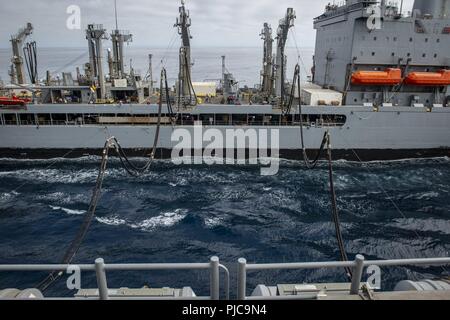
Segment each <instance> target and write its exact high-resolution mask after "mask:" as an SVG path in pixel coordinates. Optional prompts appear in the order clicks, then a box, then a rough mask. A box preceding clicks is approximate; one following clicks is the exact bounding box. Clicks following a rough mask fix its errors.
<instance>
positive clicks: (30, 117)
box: [19, 113, 35, 126]
mask: <svg viewBox="0 0 450 320" xmlns="http://www.w3.org/2000/svg"><path fill="white" fill-rule="evenodd" d="M19 117H20V124H21V125H23V126H26V125H34V124H35V121H34V114H29V113H23V114H20V115H19Z"/></svg>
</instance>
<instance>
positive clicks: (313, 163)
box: [296, 68, 327, 169]
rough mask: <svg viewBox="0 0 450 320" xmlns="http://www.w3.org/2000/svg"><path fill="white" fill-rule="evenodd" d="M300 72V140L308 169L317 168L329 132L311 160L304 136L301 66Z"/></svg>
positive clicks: (325, 134) (298, 82)
mask: <svg viewBox="0 0 450 320" xmlns="http://www.w3.org/2000/svg"><path fill="white" fill-rule="evenodd" d="M296 69H297V68H296ZM298 70H299V73H298V75H297V77H298V79H297V80H298V81H297V86H298V92H299V99H298V112H299V118H300V119H299V121H300V142H301V144H302V146H301V147H302V152H303V160H304V162H305V165H306V167H307V168H308V169H315V168H316V167H317V165H318V163H319V160H320V158H321V156H322V154H323V151H324V149H325V145H326V142H327V132H325V133H324V136H323V139H322V143H321V146H320V148H319V152H318V153H317V155H316V158H315V159H314V160H313V161H311V160H309V157H308V154H307V152H306V146H305V138H304V130H303V106H302V99H301V94H300V93H301V89H302V88H301V83H300V79H301V75H300V68H298Z"/></svg>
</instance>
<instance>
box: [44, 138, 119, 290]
mask: <svg viewBox="0 0 450 320" xmlns="http://www.w3.org/2000/svg"><path fill="white" fill-rule="evenodd" d="M112 143H113V139H112V138H110V139H108V140H107V141H106V142H105V146H104V148H103V153H102V162H101V165H100V170H99V172H98V176H97V181H96V185H95V188H94V190H93V192H92V198H91V202H90V205H89V210H88V213H87V214H86V215H85V217H84V219H83V223H82V225H81V227H80V229H79V231H78V233H77V236H76V237H75V239H74V240H73V241H72V243H71V245H70V247H69V249H68V250H67V251H66V253H65V255H64V258H63V260H62V263H61V264H64V265H70V264H71V263H72V261H73V259H74V258H75V255H76V254H77V253H78V251H79V250H80V247H81V245H82V243H83V241H84V239H85V237H86V235H87V233H88V230H89V227H90V225H91V223H92V220H93V218H94V216H95V211H96V209H97V205H98V202H99V200H100V197H101V189H102V186H103V181H104V178H105V173H106V166H107V163H108V155H109V150H110V148H111V147H112ZM62 275H63V272H58V273H57V272H56V271H53V272H51V273H50V274H49V275H48V276H47V278H45V279H44V280H43V281H42V282H41V283H39V284H38V285H37V286H36V288H38V289H39V290H41V291H46V290H47V289H48V288H49V287H50V286H51V285H52V284H53V283H54V282H55V281H57V280H58V279H59V278H60V277H61V276H62Z"/></svg>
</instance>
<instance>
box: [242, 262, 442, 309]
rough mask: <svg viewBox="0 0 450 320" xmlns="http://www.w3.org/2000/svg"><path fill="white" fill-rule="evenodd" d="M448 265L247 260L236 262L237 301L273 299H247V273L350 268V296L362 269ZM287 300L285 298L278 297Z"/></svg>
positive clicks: (361, 273) (355, 290)
mask: <svg viewBox="0 0 450 320" xmlns="http://www.w3.org/2000/svg"><path fill="white" fill-rule="evenodd" d="M446 265H450V258H433V259H406V260H373V261H369V260H366V259H365V257H364V256H363V255H357V256H356V258H355V260H354V261H348V262H311V263H273V264H248V263H247V260H246V259H244V258H241V259H239V260H238V293H237V294H238V300H264V299H268V300H273V299H276V298H274V297H267V298H264V297H247V273H248V272H257V271H268V270H278V271H281V270H314V269H316V270H317V269H347V268H351V269H352V270H353V272H352V274H353V275H352V281H351V288H350V292H349V294H350V295H358V294H359V291H360V288H361V283H362V278H363V271H364V268H367V267H371V266H377V267H394V266H395V267H400V266H446ZM279 298H280V299H281V298H284V299H288V298H287V297H279ZM291 298H292V299H302V297H301V296H298V297H296V296H293V297H291Z"/></svg>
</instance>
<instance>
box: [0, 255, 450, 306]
mask: <svg viewBox="0 0 450 320" xmlns="http://www.w3.org/2000/svg"><path fill="white" fill-rule="evenodd" d="M448 265H450V258H433V259H407V260H374V261H369V260H365V258H364V256H362V255H357V256H356V258H355V260H354V261H349V262H312V263H280V264H277V263H275V264H248V263H247V261H246V260H245V259H243V258H241V259H239V260H238V266H237V272H238V274H237V279H238V280H237V289H238V292H237V299H238V300H304V299H319V296H318V295H317V292H316V290H315V289H311V286H307V285H306V287H307V288H306V289H305V288H304V289H305V290H300V291H299V292H292V293H291V294H281V293H278V294H277V295H272V296H267V295H264V294H260V292H259V293H258V291H257V290H255V292H256V293H255V292H254V293H253V295H252V296H251V297H248V296H247V273H248V272H256V271H266V270H312V269H346V268H351V270H352V271H353V272H352V274H353V275H352V281H351V284H345V283H343V284H324V285H323V288H325V289H323V288H322V289H321V290H318V291H321V294H322V295H324V296H326V295H327V292H326V291H327V288H328V291H330V292H331V291H333V290H334V295H331V296H330V297H335V298H340V299H352V297H358V295H360V294H361V292H362V291H363V290H364V289H367V290H369V291H370V290H371V289H370V288H367V287H366V286H364V285H362V277H363V271H364V269H365V268H367V267H374V266H377V267H394V266H395V267H400V266H409V267H411V266H442V267H443V266H448ZM69 270H71V271H73V270H79V271H80V273H81V272H95V275H96V280H97V288H96V289H89V290H79V291H78V293H77V294H76V295H75V299H82V300H83V299H88V300H89V299H91V300H92V299H96V300H98V299H100V300H108V299H110V300H130V299H132V300H220V298H221V297H220V292H221V287H220V283H221V279H220V271H221V270H222V271H223V272H224V274H225V278H224V288H223V289H224V292H225V296H224V299H225V300H230V273H229V271H228V269H227V267H225V266H224V265H222V264H220V262H219V258H218V257H212V258H211V259H210V262H209V263H172V264H169V263H161V264H105V262H104V260H103V259H97V260H95V264H80V265H70V266H68V265H51V264H50V265H0V273H1V272H53V271H60V272H66V271H67V272H68V271H69ZM180 270H182V271H186V270H200V271H209V275H210V295H209V296H207V297H197V296H196V295H195V293H194V292H193V291H192V289H191V288H187V287H185V288H183V289H169V288H163V289H128V288H122V289H109V288H108V280H107V272H111V271H180ZM431 282H432V281H431ZM442 283H444V282H442ZM304 286H305V285H304ZM312 287H314V286H312ZM294 288H295V286H294ZM333 288H334V289H333ZM336 288H338V289H336ZM257 289H258V288H257ZM434 289H435V291H436V292H438V291H440V292H438V293H437V294H436V295H435V298H439V299H450V283H448V282H445V283H444V286H443V287H441V288H438V289H436V288H434ZM8 290H15V289H8ZM28 290H34V291H29V292H31V295H30V296H26V297H25V296H23V295H22V296H20V295H19V292H20V291H19V290H17V291H16V293H17V296H18V298H16V297H11V296H8V295H6V291H7V290H3V291H2V290H0V300H1V299H14V298H15V299H21V298H22V299H30V298H34V299H36V298H37V299H44V297H43V296H40V293H39V292H38V291H37V290H36V289H28ZM169 291H170V292H171V294H167V292H169ZM294 291H295V290H294ZM425 291H426V290H425ZM8 292H11V291H8ZM36 292H37V293H38V294H36ZM164 292H166V294H164ZM174 292H176V294H174ZM2 293H3V295H2ZM431 293H433V292H431ZM422 294H424V293H422ZM390 297H392V296H390ZM396 297H397V298H399V297H400V298H401V297H411V295H403V296H402V295H397V296H396ZM412 297H413V298H415V299H420V298H421V293H420V292H419V293H418V294H417V295H415V296H412ZM53 299H55V298H53ZM56 299H60V298H56Z"/></svg>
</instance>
